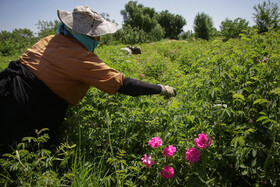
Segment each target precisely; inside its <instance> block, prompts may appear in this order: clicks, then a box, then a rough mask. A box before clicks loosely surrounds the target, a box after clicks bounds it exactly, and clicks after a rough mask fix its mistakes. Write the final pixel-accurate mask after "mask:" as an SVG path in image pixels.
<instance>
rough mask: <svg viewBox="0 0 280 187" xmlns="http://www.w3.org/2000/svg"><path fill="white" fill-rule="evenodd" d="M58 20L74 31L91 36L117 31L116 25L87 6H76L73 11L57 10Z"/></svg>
mask: <svg viewBox="0 0 280 187" xmlns="http://www.w3.org/2000/svg"><path fill="white" fill-rule="evenodd" d="M57 15H58V18H59V19H60V21H62V22H63V23H64V24H65V25H67V26H68V27H69V28H70V29H72V30H73V31H75V32H78V33H81V34H85V35H88V36H91V37H96V36H102V35H105V34H110V33H114V32H116V31H117V27H118V25H117V24H115V23H111V22H109V21H106V20H105V19H104V18H103V17H102V16H101V15H100V14H98V13H97V12H95V11H93V10H91V9H90V8H89V7H88V6H77V7H76V8H74V10H73V12H67V11H64V10H57Z"/></svg>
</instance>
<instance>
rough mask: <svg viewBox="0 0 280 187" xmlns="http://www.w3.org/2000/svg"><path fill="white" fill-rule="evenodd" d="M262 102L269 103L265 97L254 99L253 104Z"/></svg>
mask: <svg viewBox="0 0 280 187" xmlns="http://www.w3.org/2000/svg"><path fill="white" fill-rule="evenodd" d="M262 103H269V101H268V100H267V99H257V100H255V101H254V103H253V104H254V105H255V104H262Z"/></svg>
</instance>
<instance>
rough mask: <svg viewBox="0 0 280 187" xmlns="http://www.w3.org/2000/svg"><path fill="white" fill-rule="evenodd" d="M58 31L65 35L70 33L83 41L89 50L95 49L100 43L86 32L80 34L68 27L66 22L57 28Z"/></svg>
mask: <svg viewBox="0 0 280 187" xmlns="http://www.w3.org/2000/svg"><path fill="white" fill-rule="evenodd" d="M57 33H58V34H60V33H62V34H64V35H66V36H67V35H69V36H71V37H73V38H75V39H77V40H78V41H79V42H81V43H82V44H83V45H84V46H85V47H86V48H87V49H88V50H89V51H92V52H93V51H94V49H95V48H96V47H97V45H98V41H97V40H94V39H93V38H91V37H89V36H87V35H84V34H80V33H76V32H73V31H72V30H71V29H70V28H68V27H67V26H66V25H65V24H63V23H60V24H59V26H58V29H57Z"/></svg>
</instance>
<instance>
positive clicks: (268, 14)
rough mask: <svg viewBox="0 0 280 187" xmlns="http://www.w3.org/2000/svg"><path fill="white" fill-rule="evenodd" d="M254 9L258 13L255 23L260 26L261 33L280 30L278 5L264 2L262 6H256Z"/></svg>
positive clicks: (255, 16) (255, 15)
mask: <svg viewBox="0 0 280 187" xmlns="http://www.w3.org/2000/svg"><path fill="white" fill-rule="evenodd" d="M254 9H255V11H256V13H254V21H255V23H256V24H257V26H258V29H259V33H263V32H267V31H269V30H270V29H276V28H279V23H280V19H279V17H280V14H279V8H278V6H277V4H275V3H270V1H269V2H268V3H267V2H265V1H264V2H263V3H262V4H258V5H257V6H254Z"/></svg>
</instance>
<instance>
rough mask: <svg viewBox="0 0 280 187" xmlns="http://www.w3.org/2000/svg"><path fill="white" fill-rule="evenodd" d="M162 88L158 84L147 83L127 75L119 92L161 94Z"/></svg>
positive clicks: (135, 94)
mask: <svg viewBox="0 0 280 187" xmlns="http://www.w3.org/2000/svg"><path fill="white" fill-rule="evenodd" d="M161 90H162V88H161V86H159V85H156V84H149V83H145V82H143V81H141V80H137V79H132V78H128V77H125V79H124V82H123V85H122V87H121V88H120V89H119V90H118V92H119V93H122V94H125V95H130V96H139V95H153V94H159V93H160V92H161Z"/></svg>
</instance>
